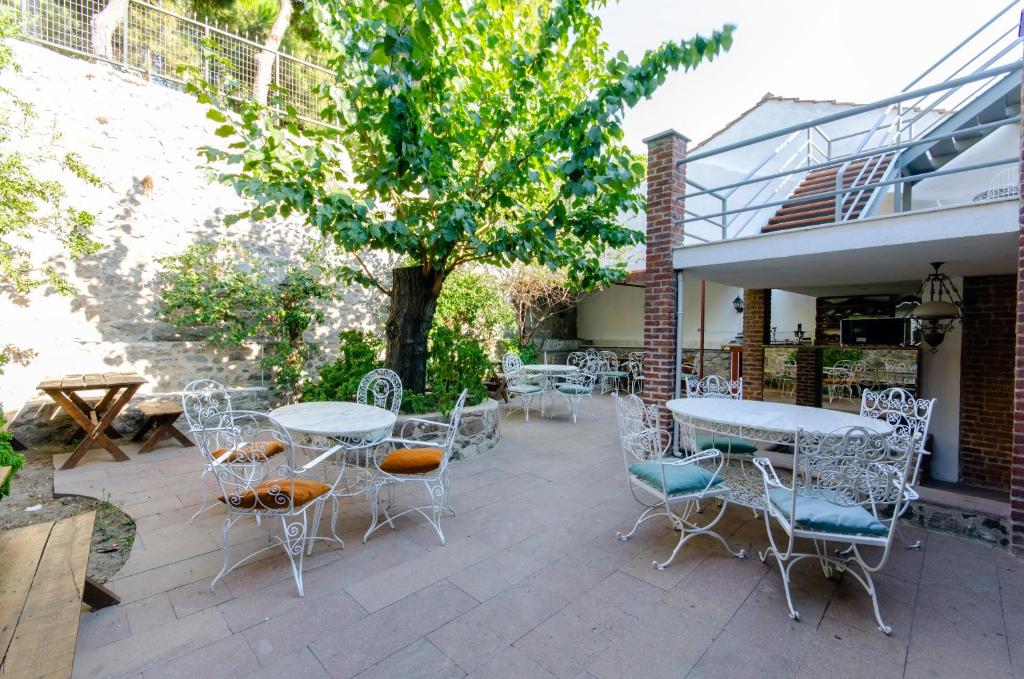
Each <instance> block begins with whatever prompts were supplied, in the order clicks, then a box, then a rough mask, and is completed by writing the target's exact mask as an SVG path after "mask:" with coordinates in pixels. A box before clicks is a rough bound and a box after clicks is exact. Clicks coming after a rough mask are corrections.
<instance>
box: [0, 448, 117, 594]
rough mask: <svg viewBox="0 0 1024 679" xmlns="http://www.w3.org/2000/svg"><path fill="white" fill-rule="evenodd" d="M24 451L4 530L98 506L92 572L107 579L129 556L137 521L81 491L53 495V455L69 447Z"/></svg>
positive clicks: (4, 506)
mask: <svg viewBox="0 0 1024 679" xmlns="http://www.w3.org/2000/svg"><path fill="white" fill-rule="evenodd" d="M23 452H24V453H25V466H24V467H22V468H21V470H20V471H19V472H18V474H17V475H16V476H15V477H14V480H13V481H12V482H11V494H10V495H8V496H7V497H4V498H3V499H0V530H8V529H11V528H19V527H21V526H28V525H31V524H34V523H41V522H43V521H56V520H59V519H64V518H67V517H69V516H74V515H75V514H81V513H82V512H87V511H91V510H95V511H96V523H95V526H94V528H93V533H92V552H91V554H90V556H89V575H90V576H92V577H93V578H94V579H95V580H96V581H98V582H106V581H107V580H108V579H109V578H110V577H111V576H112V575H114V573H117V571H118V570H120V569H121V566H123V565H124V562H125V561H126V560H127V559H128V553H129V552H130V551H131V549H132V541H133V540H134V539H135V522H134V521H132V519H131V517H129V516H128V515H127V514H125V513H124V512H122V511H121V510H120V509H118V508H117V507H115V506H114V505H112V504H110V503H109V502H104V501H102V500H95V499H93V498H88V497H82V496H79V495H74V496H67V497H59V498H55V497H54V496H53V462H52V461H51V457H52V455H54V454H59V453H63V452H67V450H66V449H64V448H60V447H58V448H33V449H30V450H26V451H23ZM35 507H38V509H35ZM27 509H32V510H33V511H26V510H27Z"/></svg>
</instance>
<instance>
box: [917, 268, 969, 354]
mask: <svg viewBox="0 0 1024 679" xmlns="http://www.w3.org/2000/svg"><path fill="white" fill-rule="evenodd" d="M944 263H945V262H932V263H931V264H932V268H933V269H935V270H934V271H933V272H932V273H930V274H928V277H927V278H925V279H924V283H922V284H921V294H920V297H921V303H920V304H918V305H917V307H916V308H915V309H914V310H913V311H912V312H911V313H910V315H911V317H912V318H915V319H917V320H918V321H919V322H920V323H921V333H922V336H923V338H924V341H925V344H927V345H928V346H929V347H931V350H932V353H935V351H936V350H937V349H938V347H939V345H940V344H942V340H943V339H945V337H946V333H948V332H949V331H950V330H952V329H953V327H954V326H955V325H956V322H957V321H959V320H960V319H961V317H962V316H963V305H964V302H963V299H962V298H961V297H960V291H959V290H957V289H956V286H955V285H953V281H952V280H950V278H949V276H947V275H946V274H944V273H939V267H941V266H942V265H943V264H944Z"/></svg>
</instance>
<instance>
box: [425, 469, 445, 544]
mask: <svg viewBox="0 0 1024 679" xmlns="http://www.w3.org/2000/svg"><path fill="white" fill-rule="evenodd" d="M423 484H424V485H425V486H426V487H427V492H428V493H430V510H431V517H432V518H431V520H430V523H431V525H432V526H433V527H434V530H435V531H436V532H437V537H439V538H440V539H441V544H442V545H444V544H445V539H444V532H443V531H442V530H441V512H442V511H443V510H444V505H445V489H444V482H443V481H442V480H441V479H440V478H438V479H437V481H436V482H434V483H431V482H430V481H424V482H423Z"/></svg>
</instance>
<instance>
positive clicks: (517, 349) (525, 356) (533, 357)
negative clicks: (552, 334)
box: [501, 340, 540, 365]
mask: <svg viewBox="0 0 1024 679" xmlns="http://www.w3.org/2000/svg"><path fill="white" fill-rule="evenodd" d="M501 345H502V348H501V350H502V353H503V354H504V352H510V353H513V354H519V358H520V359H522V361H523V363H526V364H527V365H529V364H530V363H540V356H539V355H538V354H537V349H536V347H534V346H533V342H532V341H530V340H527V341H525V342H523V343H521V344H519V345H518V346H517V345H516V342H515V340H509V341H508V342H502V343H501Z"/></svg>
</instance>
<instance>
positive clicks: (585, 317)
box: [576, 285, 644, 347]
mask: <svg viewBox="0 0 1024 679" xmlns="http://www.w3.org/2000/svg"><path fill="white" fill-rule="evenodd" d="M576 334H577V336H578V337H579V338H580V339H581V340H587V341H589V342H593V343H594V344H596V345H598V346H607V347H642V346H643V344H644V289H643V288H642V287H640V286H636V285H613V286H611V287H610V288H605V289H604V290H598V291H597V292H595V293H593V294H591V295H587V297H585V298H584V299H583V301H581V302H580V304H579V306H578V307H577V308H576Z"/></svg>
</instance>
